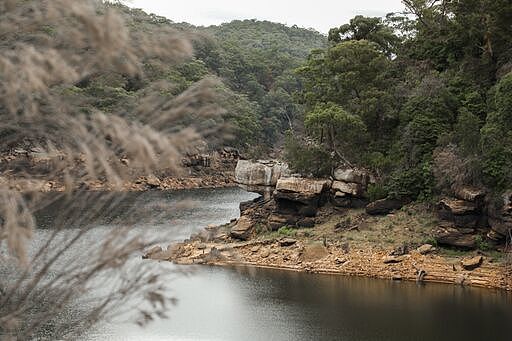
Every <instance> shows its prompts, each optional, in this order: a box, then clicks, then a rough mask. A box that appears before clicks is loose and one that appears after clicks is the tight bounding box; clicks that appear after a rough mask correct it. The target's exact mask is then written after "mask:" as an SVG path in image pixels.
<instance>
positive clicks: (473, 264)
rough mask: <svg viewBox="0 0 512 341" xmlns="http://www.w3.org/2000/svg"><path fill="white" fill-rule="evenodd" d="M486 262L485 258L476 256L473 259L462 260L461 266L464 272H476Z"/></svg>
mask: <svg viewBox="0 0 512 341" xmlns="http://www.w3.org/2000/svg"><path fill="white" fill-rule="evenodd" d="M483 261H484V258H483V257H482V256H476V257H473V258H465V259H463V260H462V262H461V264H462V267H463V268H464V270H474V269H476V268H478V267H480V265H482V262H483Z"/></svg>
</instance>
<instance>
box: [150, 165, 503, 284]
mask: <svg viewBox="0 0 512 341" xmlns="http://www.w3.org/2000/svg"><path fill="white" fill-rule="evenodd" d="M235 182H236V183H237V184H238V185H239V186H240V187H242V188H244V189H246V190H248V191H251V192H256V193H259V194H260V195H261V196H260V197H259V198H256V199H254V200H252V201H249V202H243V203H241V204H240V218H239V219H234V220H232V221H231V222H230V223H229V224H226V225H222V226H209V227H207V228H205V230H204V231H202V232H201V233H198V234H196V235H194V236H191V238H190V239H189V240H186V241H185V242H183V243H178V244H174V245H170V246H169V247H168V248H167V250H163V249H162V248H160V247H155V248H153V249H151V250H149V251H148V252H147V254H146V258H151V259H157V260H169V261H173V262H175V263H177V264H209V265H220V266H233V265H242V266H256V267H266V268H277V269H283V270H293V271H303V272H314V273H326V274H339V275H348V276H365V277H372V278H381V279H388V280H395V281H399V280H404V281H416V282H420V283H423V282H436V283H451V284H458V285H468V286H477V287H484V288H494V289H504V290H512V262H511V259H510V253H509V252H506V251H509V249H507V246H506V245H505V244H503V243H502V240H503V232H502V231H501V230H500V229H498V228H497V227H503V226H505V227H503V231H505V230H508V229H506V227H507V226H508V225H509V223H508V220H507V219H509V213H510V212H511V210H510V207H512V206H510V202H509V201H507V200H505V201H504V202H505V205H504V206H503V207H504V209H502V211H501V213H500V214H501V215H500V217H501V225H498V224H494V223H491V224H489V223H487V221H488V219H487V217H488V216H489V217H492V216H497V215H496V214H494V215H493V214H491V213H492V212H490V211H489V210H488V209H487V205H486V204H485V200H484V197H485V192H483V191H481V190H478V189H471V188H462V189H460V191H458V192H456V193H455V196H456V198H443V199H441V201H440V202H439V204H438V205H437V207H427V206H425V205H422V204H415V203H410V201H407V200H396V199H393V198H385V199H381V200H374V201H370V200H369V199H368V196H367V193H366V192H367V188H368V185H369V184H370V183H372V182H373V179H372V177H371V175H370V174H369V173H367V172H365V171H364V170H358V169H347V168H339V169H337V170H335V171H334V173H333V174H332V177H330V178H327V179H311V178H304V177H301V176H300V175H294V174H290V172H289V170H288V168H287V166H286V165H285V164H282V163H280V162H277V161H261V160H259V161H256V162H252V161H246V160H241V161H239V162H238V164H237V167H236V170H235ZM489 220H490V219H489Z"/></svg>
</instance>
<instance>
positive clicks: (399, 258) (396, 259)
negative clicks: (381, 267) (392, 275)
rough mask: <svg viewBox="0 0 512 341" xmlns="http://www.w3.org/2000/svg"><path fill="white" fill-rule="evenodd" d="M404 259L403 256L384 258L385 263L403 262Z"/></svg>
mask: <svg viewBox="0 0 512 341" xmlns="http://www.w3.org/2000/svg"><path fill="white" fill-rule="evenodd" d="M403 260H404V258H403V257H402V256H385V257H383V258H382V262H383V263H384V264H396V263H401V262H402V261H403Z"/></svg>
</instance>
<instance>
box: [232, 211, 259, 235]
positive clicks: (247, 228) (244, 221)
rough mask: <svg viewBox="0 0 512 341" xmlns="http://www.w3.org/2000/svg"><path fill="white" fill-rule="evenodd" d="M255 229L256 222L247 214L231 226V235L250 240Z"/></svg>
mask: <svg viewBox="0 0 512 341" xmlns="http://www.w3.org/2000/svg"><path fill="white" fill-rule="evenodd" d="M253 230H254V223H253V222H252V220H251V219H250V218H249V217H247V216H241V217H240V219H238V221H237V222H236V224H235V226H233V227H232V228H231V232H230V236H231V237H232V238H235V239H240V240H248V239H249V238H250V237H251V235H252V232H253Z"/></svg>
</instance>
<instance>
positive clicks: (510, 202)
mask: <svg viewBox="0 0 512 341" xmlns="http://www.w3.org/2000/svg"><path fill="white" fill-rule="evenodd" d="M501 201H502V205H501V206H499V207H496V204H492V205H490V207H489V225H490V227H491V231H490V232H489V233H488V234H487V236H488V237H489V238H490V239H491V240H493V241H497V242H503V241H505V240H506V239H507V238H508V237H509V235H510V231H512V191H507V192H505V193H504V194H503V196H502V198H501Z"/></svg>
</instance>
